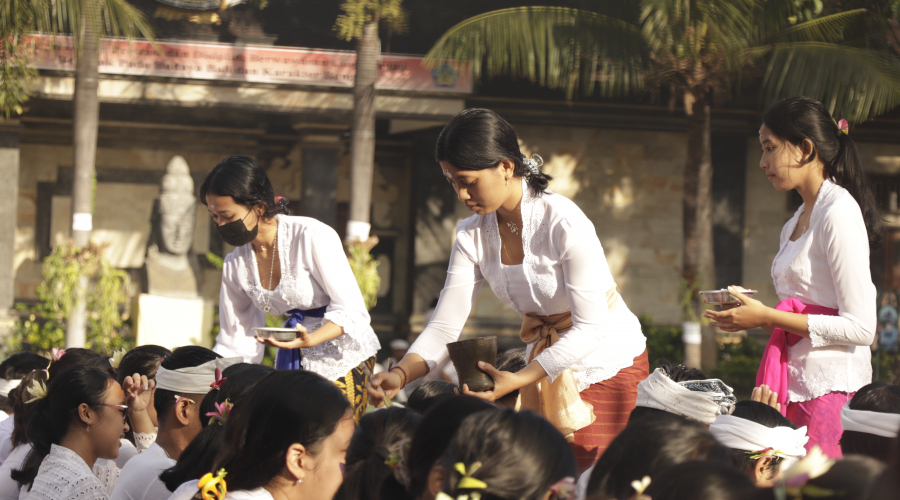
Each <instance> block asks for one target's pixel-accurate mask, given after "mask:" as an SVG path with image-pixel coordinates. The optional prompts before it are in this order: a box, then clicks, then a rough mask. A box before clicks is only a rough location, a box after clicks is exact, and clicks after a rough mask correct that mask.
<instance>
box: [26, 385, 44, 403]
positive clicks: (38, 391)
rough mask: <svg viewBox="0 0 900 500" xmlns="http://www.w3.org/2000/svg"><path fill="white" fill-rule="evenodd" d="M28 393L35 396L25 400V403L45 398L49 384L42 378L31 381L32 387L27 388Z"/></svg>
mask: <svg viewBox="0 0 900 500" xmlns="http://www.w3.org/2000/svg"><path fill="white" fill-rule="evenodd" d="M27 391H28V394H31V395H32V396H33V397H32V398H31V399H29V400H28V401H25V404H28V403H33V402H35V401H37V400H38V399H44V398H46V397H47V386H46V385H44V382H43V381H41V380H35V381H34V382H32V383H31V387H29V388H28V389H27Z"/></svg>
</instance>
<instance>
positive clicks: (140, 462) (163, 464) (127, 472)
mask: <svg viewBox="0 0 900 500" xmlns="http://www.w3.org/2000/svg"><path fill="white" fill-rule="evenodd" d="M174 465H175V460H172V459H171V458H169V457H168V455H166V452H165V450H163V449H162V447H161V446H160V445H158V444H156V443H153V445H152V446H151V447H149V448H147V450H145V451H144V452H143V453H141V454H140V455H138V456H136V457H134V458H132V459H131V460H129V461H128V463H127V464H126V465H125V468H124V469H122V474H121V475H120V476H119V484H118V486H116V489H115V490H114V491H113V493H112V495H111V496H110V500H166V499H168V498H169V496H170V495H171V492H170V491H169V490H168V489H167V488H166V485H165V483H163V482H162V481H160V480H159V475H160V473H162V471H164V470H166V469H168V468H170V467H172V466H174Z"/></svg>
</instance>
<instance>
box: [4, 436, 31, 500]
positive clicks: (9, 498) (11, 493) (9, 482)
mask: <svg viewBox="0 0 900 500" xmlns="http://www.w3.org/2000/svg"><path fill="white" fill-rule="evenodd" d="M30 451H31V445H30V444H24V445H21V446H16V447H15V449H14V450H13V451H12V453H10V454H9V456H8V457H6V460H4V461H3V465H2V466H0V498H2V499H3V500H16V499H17V498H19V483H17V482H16V481H14V480H13V478H12V477H11V476H10V474H11V473H12V471H14V470H16V469H18V468H20V467H22V464H23V463H25V457H27V456H28V452H30Z"/></svg>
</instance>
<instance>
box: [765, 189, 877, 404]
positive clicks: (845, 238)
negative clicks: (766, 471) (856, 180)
mask: <svg viewBox="0 0 900 500" xmlns="http://www.w3.org/2000/svg"><path fill="white" fill-rule="evenodd" d="M803 212H804V207H803V206H801V207H800V208H799V209H798V210H797V212H796V213H795V214H794V217H793V218H791V220H789V221H788V222H787V224H785V225H784V228H783V229H782V230H781V249H780V250H779V251H778V254H777V255H776V256H775V260H774V262H773V263H772V279H773V280H774V281H775V291H776V293H778V297H779V298H780V299H782V300H785V299H790V298H793V299H797V300H799V301H801V302H803V303H804V304H811V305H818V306H823V307H829V308H831V309H837V310H838V313H839V315H838V316H827V315H809V319H808V323H807V324H808V326H809V338H808V339H807V338H804V339H801V340H800V341H799V342H798V343H797V344H795V345H794V346H792V347H791V348H790V350H789V351H788V362H789V370H790V379H789V382H788V400H789V401H793V402H803V401H809V400H811V399H814V398H817V397H819V396H824V395H826V394H828V393H829V392H854V391H856V390H857V389H859V388H860V387H862V386H864V385H866V384H868V383H870V382H871V381H872V364H871V357H872V354H871V351H870V347H869V346H871V345H872V341H873V340H874V339H875V325H876V322H877V319H876V312H875V307H876V305H875V301H876V293H875V285H874V284H873V283H872V273H871V271H870V269H869V240H868V236H867V233H866V226H865V223H864V222H863V217H862V212H861V211H860V209H859V205H858V204H857V203H856V200H854V199H853V196H851V195H850V193H849V192H848V191H847V190H846V189H844V188H842V187H840V186H838V185H837V184H835V183H834V182H832V181H831V180H826V181H825V182H824V183H823V184H822V187H821V189H819V194H818V196H817V198H816V203H815V205H813V211H812V217H811V218H810V222H809V228H808V229H807V231H806V233H804V234H803V235H802V236H800V238H798V239H797V241H791V240H790V237H791V234H792V233H793V232H794V229H795V228H796V227H797V221H798V220H799V218H800V215H801V214H802V213H803Z"/></svg>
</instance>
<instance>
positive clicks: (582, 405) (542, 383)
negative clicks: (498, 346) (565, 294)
mask: <svg viewBox="0 0 900 500" xmlns="http://www.w3.org/2000/svg"><path fill="white" fill-rule="evenodd" d="M618 304H619V294H618V292H617V290H616V287H612V288H611V289H609V291H607V292H606V305H607V307H608V309H609V312H612V311H614V310H615V308H616V306H617V305H618ZM570 328H572V311H566V312H564V313H559V314H554V315H551V316H536V315H534V314H528V315H526V316H525V317H524V318H523V319H522V329H521V331H520V332H519V338H520V339H522V341H523V342H525V343H526V344H531V343H532V342H536V343H535V345H534V348H533V349H532V350H531V355H530V356H529V357H528V362H529V363H531V361H532V360H534V359H535V358H536V357H537V356H538V355H539V354H540V353H542V352H544V350H546V349H548V348H550V346H552V345H553V344H555V343H556V342H559V334H560V333H564V332H566V331H567V330H569V329H570ZM519 395H520V397H521V408H527V409H529V410H531V411H534V412H536V413H539V414H541V415H543V416H544V418H546V419H547V420H549V421H550V423H552V424H553V425H554V426H555V427H556V428H557V429H558V430H559V431H560V432H562V434H563V435H564V436H566V439H567V440H568V441H569V442H571V441H572V440H574V437H575V436H574V434H575V431H577V430H579V429H583V428H585V427H587V426H589V425H591V423H593V422H594V420H595V419H596V416H594V407H593V406H592V405H591V404H590V403H587V402H585V401H582V399H581V395H579V394H578V384H577V383H576V382H575V375H574V374H573V373H572V369H571V368H566V370H565V371H564V372H562V374H560V375H559V376H558V377H556V379H555V380H554V381H553V382H552V383H551V382H548V381H547V379H546V377H545V378H541V379H540V380H538V381H537V382H535V383H533V384H529V385H527V386H525V387H523V388H522V389H521V390H520V391H519Z"/></svg>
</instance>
